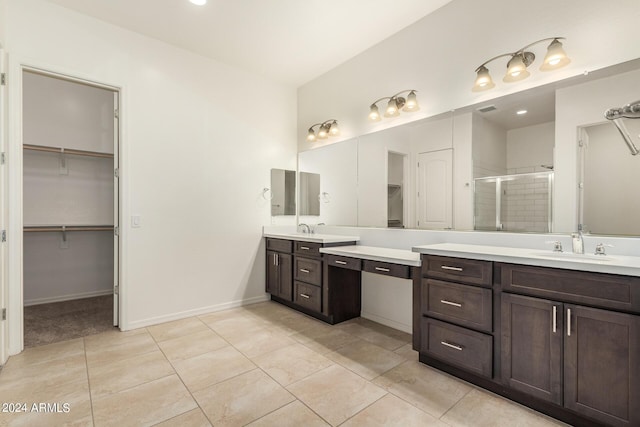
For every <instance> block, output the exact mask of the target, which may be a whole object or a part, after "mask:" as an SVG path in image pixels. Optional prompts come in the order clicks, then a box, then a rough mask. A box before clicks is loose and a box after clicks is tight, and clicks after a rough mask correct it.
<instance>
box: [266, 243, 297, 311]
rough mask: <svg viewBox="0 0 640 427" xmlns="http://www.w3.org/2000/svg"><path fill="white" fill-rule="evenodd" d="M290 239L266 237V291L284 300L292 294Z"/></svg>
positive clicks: (288, 298)
mask: <svg viewBox="0 0 640 427" xmlns="http://www.w3.org/2000/svg"><path fill="white" fill-rule="evenodd" d="M291 249H292V245H291V241H289V240H281V239H267V280H266V291H267V292H268V293H270V294H271V295H272V296H276V297H278V298H282V299H283V300H286V301H291V300H292V295H293V274H292V273H293V269H292V266H293V255H292V254H291Z"/></svg>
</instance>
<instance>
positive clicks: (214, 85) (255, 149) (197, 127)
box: [3, 0, 296, 352]
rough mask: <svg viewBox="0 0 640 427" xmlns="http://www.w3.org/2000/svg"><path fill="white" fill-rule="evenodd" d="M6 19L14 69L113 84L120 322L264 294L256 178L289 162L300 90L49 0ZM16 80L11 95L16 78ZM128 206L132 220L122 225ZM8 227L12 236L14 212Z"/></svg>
mask: <svg viewBox="0 0 640 427" xmlns="http://www.w3.org/2000/svg"><path fill="white" fill-rule="evenodd" d="M3 24H4V25H3V26H6V32H7V46H8V48H9V51H10V54H11V55H12V57H11V58H12V70H16V69H17V68H18V65H19V63H27V64H32V65H38V66H40V67H44V68H51V69H53V70H56V71H64V72H66V73H68V74H72V75H78V76H81V77H86V78H90V79H92V80H95V81H99V82H104V83H109V84H113V85H116V86H120V87H121V88H122V111H121V118H122V119H121V126H122V141H121V147H122V156H121V158H122V164H121V172H122V173H121V186H122V223H123V230H122V232H123V234H122V245H123V247H122V269H123V270H122V272H123V283H122V286H121V290H122V292H123V305H122V306H121V308H122V310H123V319H122V320H123V322H122V326H123V327H124V328H125V329H129V328H134V327H138V326H143V325H147V324H151V323H157V322H161V321H165V320H169V319H172V318H177V317H183V316H187V315H190V314H196V313H201V312H205V311H210V310H215V309H218V308H224V307H228V306H230V305H233V304H238V303H241V302H242V301H245V302H247V301H257V300H261V299H262V298H264V297H265V293H264V254H263V252H264V248H263V244H262V238H261V227H262V225H263V224H265V223H269V221H270V218H271V217H270V212H269V201H268V200H265V199H264V198H262V197H261V196H262V189H263V188H264V187H269V178H270V170H271V168H283V169H294V168H295V164H296V163H295V155H296V144H295V127H296V125H295V119H294V117H295V115H296V99H295V90H294V89H293V88H289V87H285V86H282V85H280V84H275V83H272V82H270V81H266V80H265V79H264V78H262V77H259V76H255V75H251V74H249V73H246V72H244V71H242V70H239V69H236V68H232V67H229V66H226V65H223V64H221V63H218V62H215V61H212V60H209V59H205V58H203V57H200V56H197V55H195V54H192V53H190V52H186V51H184V50H181V49H177V48H175V47H172V46H169V45H167V44H164V43H161V42H159V41H156V40H153V39H150V38H147V37H144V36H141V35H138V34H135V33H132V32H129V31H126V30H123V29H121V28H118V27H115V26H112V25H109V24H106V23H104V22H100V21H98V20H95V19H92V18H90V17H87V16H83V15H80V14H77V13H74V12H71V11H69V10H67V9H64V8H61V7H58V6H55V5H53V4H51V3H48V2H46V1H41V0H8V16H7V18H6V20H5V22H4V23H3ZM14 74H16V73H14ZM17 74H19V73H17ZM11 81H12V83H10V84H12V86H11V89H12V93H13V98H11V102H12V105H13V106H19V99H18V95H19V93H20V90H19V87H20V79H19V76H18V75H14V76H13V78H12V80H11ZM247 99H250V100H251V102H250V103H247ZM16 111H19V109H18V110H14V111H13V113H14V114H13V115H12V118H11V120H12V121H11V123H12V126H15V127H12V129H13V130H12V133H13V135H14V136H16V139H15V140H14V141H12V144H13V145H12V150H11V153H10V164H12V165H19V164H21V156H20V152H19V150H17V149H16V147H18V144H19V143H20V142H21V141H20V138H19V137H20V133H19V129H16V128H19V115H18V113H17V112H16ZM19 191H20V188H19V186H18V184H15V186H13V187H12V198H11V200H12V201H13V202H14V204H13V205H12V207H11V209H12V212H13V213H14V216H16V215H15V214H16V213H19V212H20V207H19V206H17V204H18V203H16V202H17V201H18V200H19V194H18V193H19ZM133 214H136V215H140V216H141V218H142V227H141V228H136V229H132V228H130V227H129V224H130V217H131V215H133ZM11 227H12V228H11V235H12V236H13V237H14V238H15V239H14V241H15V240H19V233H20V230H19V229H20V227H21V224H20V222H13V223H12V225H11ZM13 248H14V249H15V246H13ZM16 252H17V253H19V252H20V250H19V249H18V250H17V251H16ZM16 256H17V255H14V258H13V259H14V260H16V258H15V257H16ZM12 265H19V264H13V263H12ZM16 280H19V275H18V274H16V273H15V272H14V273H12V283H11V284H10V288H11V289H12V290H13V293H12V295H13V297H12V303H14V304H15V297H16V292H17V291H16V290H17V289H19V283H15V281H16ZM11 321H12V322H15V321H16V319H15V317H13V318H12V319H11ZM15 342H16V341H15V336H13V340H12V347H13V348H12V351H13V352H15V351H17V350H19V349H16V347H15V344H13V343H15Z"/></svg>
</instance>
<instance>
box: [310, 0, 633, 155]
mask: <svg viewBox="0 0 640 427" xmlns="http://www.w3.org/2000/svg"><path fill="white" fill-rule="evenodd" d="M523 19H524V21H526V24H523ZM639 20H640V7H638V2H637V0H620V1H617V2H616V3H615V7H612V6H611V4H609V3H607V2H603V1H600V0H567V1H562V2H558V1H555V0H540V1H535V2H534V1H530V0H516V1H509V2H506V1H504V0H487V1H482V2H479V1H477V0H454V1H452V2H451V3H448V4H447V5H445V6H443V7H442V8H440V9H438V10H437V11H435V12H434V13H433V14H431V15H428V16H426V17H424V18H423V19H421V20H419V21H418V22H416V23H415V24H413V25H411V26H410V27H407V28H405V29H404V30H402V31H400V32H398V33H397V34H395V35H394V36H392V37H390V38H388V39H386V40H384V41H383V42H381V43H379V44H377V45H376V46H374V47H372V48H371V49H368V50H366V51H365V52H363V53H362V54H360V55H358V56H356V57H354V58H353V59H351V60H349V61H347V62H345V63H344V64H342V65H340V66H338V67H336V68H335V69H333V70H331V71H329V72H328V73H326V74H324V75H322V76H320V77H319V78H317V79H315V80H313V81H311V82H309V83H308V84H306V85H304V86H302V87H300V88H299V89H298V103H299V105H298V145H299V149H300V150H305V149H308V148H309V147H310V146H312V145H311V144H309V143H307V142H306V141H305V136H306V130H307V128H308V127H309V125H310V124H312V123H317V122H318V121H319V120H323V119H325V118H327V117H335V118H337V119H338V120H339V121H340V128H341V132H342V138H344V139H348V138H352V137H354V136H359V135H362V134H366V133H370V132H374V131H376V130H380V129H383V128H387V127H393V126H397V125H399V124H402V123H406V122H408V121H415V120H418V119H420V118H423V117H429V116H433V115H435V114H439V113H442V112H445V111H449V110H452V109H458V108H461V107H464V106H467V105H471V104H474V103H477V102H481V101H486V100H489V99H492V98H495V97H498V96H502V95H505V94H508V93H513V92H517V91H521V90H524V89H528V88H531V87H536V86H540V85H542V84H545V83H549V82H551V81H556V80H559V79H563V78H566V77H569V76H575V75H579V74H581V73H583V72H584V71H585V70H595V69H599V68H603V67H605V66H609V65H613V64H617V63H620V62H624V61H628V60H631V59H635V58H638V57H640V44H639V43H637V42H636V40H635V39H634V38H633V37H630V36H629V35H630V34H634V32H635V30H636V28H637V23H638V21H639ZM552 36H564V37H566V38H567V40H566V42H564V47H565V50H566V51H567V53H568V55H569V56H570V57H571V60H572V62H571V64H569V65H568V66H567V67H565V68H563V69H560V70H557V71H555V72H549V73H544V72H540V71H539V70H538V68H539V64H540V60H541V59H542V57H543V56H544V54H545V52H546V46H547V44H546V43H541V44H539V45H536V46H534V47H533V48H532V50H533V52H534V53H535V54H536V55H537V57H538V59H537V60H536V62H535V63H534V64H533V66H532V67H530V71H531V77H529V78H528V79H527V80H524V81H521V82H518V83H514V84H505V83H503V82H502V81H501V79H502V75H501V74H502V72H503V70H504V68H505V65H506V58H505V59H502V60H496V61H495V62H492V63H491V64H489V65H488V67H489V70H490V71H491V73H492V75H493V78H494V81H495V82H496V87H495V88H494V89H492V90H490V91H487V92H481V93H474V92H471V87H472V85H473V82H474V79H475V73H474V70H475V69H476V67H478V66H479V65H480V64H482V63H483V62H484V61H486V60H487V59H489V58H492V57H494V56H496V55H499V54H501V53H505V52H513V51H515V50H517V49H519V48H521V47H523V46H524V45H526V44H528V43H531V42H534V41H536V40H539V39H542V38H546V37H552ZM403 89H417V90H418V91H419V92H418V94H417V95H418V100H419V102H420V106H421V109H420V111H418V112H416V113H401V115H400V116H399V117H398V118H395V119H383V120H382V121H380V122H377V123H371V122H369V121H368V120H367V114H368V111H369V110H368V107H369V105H370V104H371V102H372V101H374V100H376V99H378V98H380V97H383V96H391V95H393V94H395V93H396V92H398V91H400V90H403ZM382 107H384V105H381V108H382Z"/></svg>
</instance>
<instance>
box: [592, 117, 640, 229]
mask: <svg viewBox="0 0 640 427" xmlns="http://www.w3.org/2000/svg"><path fill="white" fill-rule="evenodd" d="M624 122H625V125H626V128H627V130H628V131H629V136H630V137H631V139H632V141H634V143H635V144H636V145H638V143H639V142H640V119H638V120H632V119H624ZM580 136H581V142H582V143H581V158H582V167H581V170H582V172H581V174H582V185H581V186H580V187H581V188H582V195H581V205H582V210H581V212H582V214H581V218H580V224H581V227H582V230H583V231H585V232H589V233H594V234H608V235H635V236H638V235H640V221H638V218H640V197H638V196H637V184H638V182H640V157H638V156H632V155H631V154H629V149H628V148H627V147H626V146H625V142H624V140H623V139H622V137H621V136H620V134H619V132H618V130H617V129H616V127H615V126H614V125H613V124H612V123H609V122H607V123H602V124H598V125H593V126H588V127H584V128H582V129H581V132H580ZM612 207H615V208H612Z"/></svg>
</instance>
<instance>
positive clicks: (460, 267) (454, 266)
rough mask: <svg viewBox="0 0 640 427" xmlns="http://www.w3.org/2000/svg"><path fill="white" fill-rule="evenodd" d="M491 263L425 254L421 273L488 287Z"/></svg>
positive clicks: (491, 276) (490, 279)
mask: <svg viewBox="0 0 640 427" xmlns="http://www.w3.org/2000/svg"><path fill="white" fill-rule="evenodd" d="M492 264H493V263H492V262H491V261H479V260H472V259H463V258H451V257H442V256H435V255H426V256H425V257H423V263H422V265H423V267H422V274H423V275H425V276H429V277H435V278H437V279H447V280H454V281H456V282H462V283H469V284H472V285H479V286H486V287H489V288H490V287H491V285H492V279H493V274H492V273H493V266H492Z"/></svg>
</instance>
